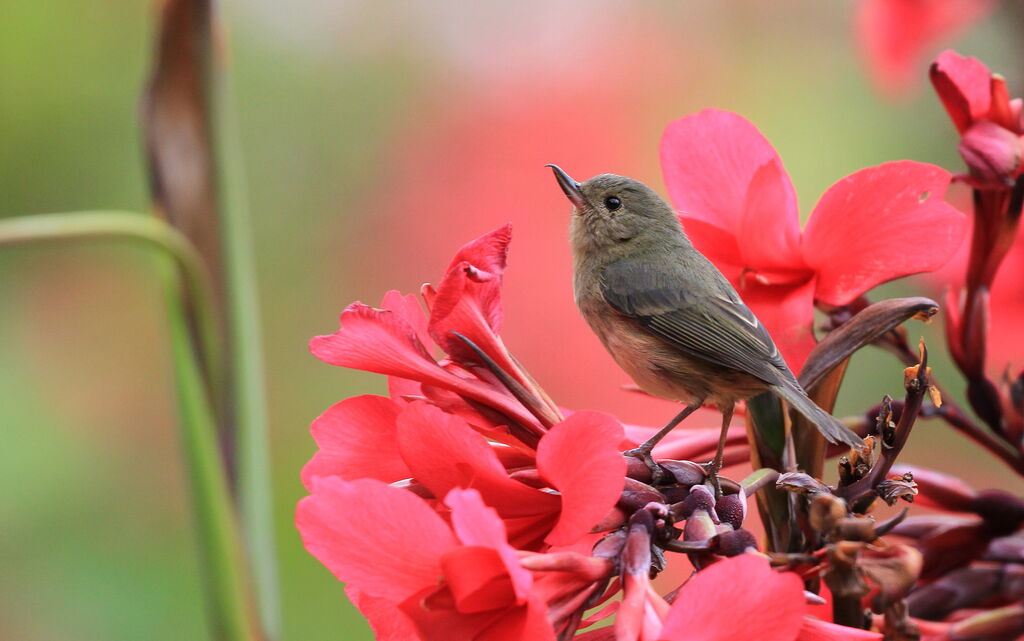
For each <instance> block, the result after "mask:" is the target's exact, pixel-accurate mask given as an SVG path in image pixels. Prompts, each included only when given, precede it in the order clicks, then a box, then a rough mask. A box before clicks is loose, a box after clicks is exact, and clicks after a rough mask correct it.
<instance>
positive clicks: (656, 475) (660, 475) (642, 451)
mask: <svg viewBox="0 0 1024 641" xmlns="http://www.w3.org/2000/svg"><path fill="white" fill-rule="evenodd" d="M653 449H654V448H653V447H646V446H644V445H641V446H640V447H634V448H633V449H631V450H626V451H625V452H623V453H622V454H623V455H624V456H632V457H633V458H637V459H640V460H641V461H643V463H644V465H646V466H647V469H648V470H650V471H651V485H653V486H657V485H658V484H659V483H661V481H662V480H663V479H664V478H665V471H664V470H663V469H661V466H660V465H658V464H657V463H656V462H655V461H654V457H652V456H651V451H652V450H653Z"/></svg>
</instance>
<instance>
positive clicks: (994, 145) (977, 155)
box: [959, 120, 1021, 187]
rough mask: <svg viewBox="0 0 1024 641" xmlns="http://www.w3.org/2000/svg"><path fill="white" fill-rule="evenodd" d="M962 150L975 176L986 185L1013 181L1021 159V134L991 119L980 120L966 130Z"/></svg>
mask: <svg viewBox="0 0 1024 641" xmlns="http://www.w3.org/2000/svg"><path fill="white" fill-rule="evenodd" d="M959 150H960V155H961V156H962V157H963V159H964V162H965V163H967V167H968V168H969V169H970V171H971V175H972V176H973V177H974V178H976V179H977V180H978V181H979V182H980V183H981V184H982V185H985V186H998V187H1005V186H1008V185H1012V184H1013V176H1014V175H1015V174H1016V173H1017V170H1018V169H1019V168H1020V158H1021V146H1020V138H1019V137H1018V136H1017V134H1015V133H1013V132H1012V131H1009V130H1007V129H1005V128H1003V127H1000V126H999V125H997V124H995V123H993V122H990V121H988V120H979V121H977V122H975V123H974V124H973V125H971V126H970V128H968V129H967V131H966V132H964V135H963V137H962V138H961V139H960V146H959Z"/></svg>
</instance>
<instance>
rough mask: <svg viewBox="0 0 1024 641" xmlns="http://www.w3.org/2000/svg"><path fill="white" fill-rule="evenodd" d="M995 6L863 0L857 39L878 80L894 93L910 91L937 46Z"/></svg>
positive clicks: (970, 1)
mask: <svg viewBox="0 0 1024 641" xmlns="http://www.w3.org/2000/svg"><path fill="white" fill-rule="evenodd" d="M994 6H995V3H994V2H993V1H992V0H860V1H859V2H858V3H857V38H858V40H859V41H860V47H861V51H862V52H863V55H864V57H865V58H866V59H867V62H868V66H869V69H870V71H871V75H872V76H873V78H874V80H875V82H876V83H877V84H878V85H879V86H880V87H881V89H883V90H884V91H886V92H888V93H890V94H893V95H896V96H899V95H901V94H905V93H906V90H907V88H908V87H914V86H917V78H918V76H919V74H920V71H921V70H920V68H919V65H921V62H922V60H923V59H924V58H925V57H926V56H929V55H931V54H932V53H933V51H931V49H932V48H933V47H937V46H938V45H940V44H941V43H943V42H948V41H949V40H951V39H953V38H955V37H956V36H957V34H959V33H960V32H962V31H963V30H965V29H967V28H968V27H970V26H971V24H972V23H974V22H976V21H978V20H980V19H982V18H984V17H985V15H986V14H987V13H989V12H990V11H991V10H992V9H993V7H994Z"/></svg>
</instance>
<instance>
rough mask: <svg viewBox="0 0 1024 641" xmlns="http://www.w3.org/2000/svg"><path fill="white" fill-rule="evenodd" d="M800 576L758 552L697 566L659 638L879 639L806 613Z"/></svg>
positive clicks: (766, 640)
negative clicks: (775, 567)
mask: <svg viewBox="0 0 1024 641" xmlns="http://www.w3.org/2000/svg"><path fill="white" fill-rule="evenodd" d="M811 611H812V610H811V606H809V605H808V604H807V600H806V598H805V597H804V586H803V581H802V580H801V579H800V577H799V576H797V575H796V574H793V573H791V572H776V571H774V570H772V569H771V567H769V565H768V561H767V560H766V559H765V558H764V557H762V556H760V555H757V554H741V555H739V556H736V557H733V558H731V559H725V560H722V561H719V562H717V563H715V564H714V565H712V566H710V567H708V568H706V569H704V570H701V571H700V572H698V573H697V574H696V575H695V576H694V577H693V578H692V579H690V580H689V581H688V582H687V583H686V585H684V586H683V587H682V589H681V590H680V591H679V594H678V595H677V596H676V598H675V600H674V601H673V602H672V608H671V610H669V613H668V616H667V617H665V624H664V627H663V628H662V630H661V634H660V635H659V636H658V637H657V638H658V639H659V640H662V641H755V640H756V641H793V640H799V641H825V640H831V641H844V640H846V641H868V640H873V641H878V640H880V639H881V638H882V635H881V634H878V633H875V632H868V631H867V630H857V629H854V628H848V627H845V626H841V625H835V624H833V623H829V622H827V621H821V620H819V619H814V618H811V617H809V616H808V614H809V613H810V612H811Z"/></svg>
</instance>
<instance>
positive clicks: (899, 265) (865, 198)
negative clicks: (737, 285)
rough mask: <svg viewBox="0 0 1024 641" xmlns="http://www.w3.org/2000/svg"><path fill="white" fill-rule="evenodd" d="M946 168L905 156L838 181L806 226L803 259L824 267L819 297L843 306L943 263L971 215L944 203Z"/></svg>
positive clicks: (956, 246) (962, 237)
mask: <svg viewBox="0 0 1024 641" xmlns="http://www.w3.org/2000/svg"><path fill="white" fill-rule="evenodd" d="M949 181H950V174H949V172H947V171H946V170H944V169H942V168H940V167H936V166H935V165H929V164H926V163H919V162H912V161H909V160H903V161H899V162H890V163H885V164H884V165H878V166H877V167H869V168H867V169H862V170H860V171H858V172H856V173H853V174H851V175H849V176H847V177H846V178H844V179H842V180H840V181H839V182H837V183H836V184H834V185H832V187H830V188H829V189H828V191H826V192H825V194H824V195H823V196H822V197H821V200H820V201H819V202H818V205H817V206H816V207H815V208H814V213H813V214H812V215H811V219H810V221H809V222H808V223H807V228H806V230H805V231H804V257H805V258H806V260H807V264H808V265H810V266H812V267H813V268H814V269H815V270H817V272H818V286H817V290H816V292H815V299H816V300H819V301H822V302H825V303H829V304H831V305H844V304H846V303H848V302H850V301H851V300H853V299H854V298H856V297H857V296H860V295H861V294H863V293H864V292H866V291H868V290H869V289H871V288H872V287H875V286H876V285H880V284H882V283H884V282H886V281H889V280H892V279H894V278H899V277H901V276H907V275H909V274H916V273H919V272H927V271H932V270H935V269H938V268H939V267H941V266H942V265H944V264H945V263H946V262H947V261H948V260H949V259H950V258H952V256H953V254H954V252H956V250H957V248H958V247H959V246H960V243H961V242H962V241H963V240H964V236H965V234H966V233H967V218H966V217H965V216H964V215H963V214H961V213H960V212H958V211H957V210H956V209H955V208H953V207H952V206H950V205H948V204H947V203H946V202H944V201H943V196H944V195H945V193H946V188H947V187H948V186H949Z"/></svg>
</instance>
